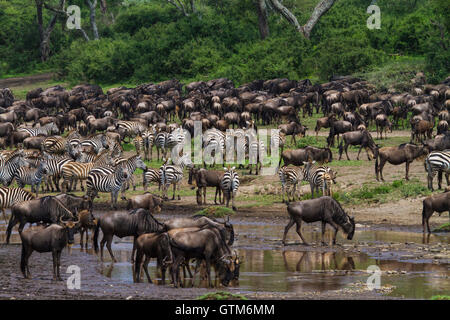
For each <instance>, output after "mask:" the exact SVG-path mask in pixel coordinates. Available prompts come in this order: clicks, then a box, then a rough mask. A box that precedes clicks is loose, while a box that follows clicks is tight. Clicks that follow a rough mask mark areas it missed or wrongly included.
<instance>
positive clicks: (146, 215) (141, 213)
mask: <svg viewBox="0 0 450 320" xmlns="http://www.w3.org/2000/svg"><path fill="white" fill-rule="evenodd" d="M129 214H130V215H132V214H134V215H136V216H135V219H137V220H138V224H141V223H142V224H143V227H144V229H145V230H146V231H147V232H156V233H160V232H165V231H166V227H165V225H164V224H163V223H161V222H159V221H158V220H156V219H155V217H153V215H152V214H151V213H150V211H148V210H146V209H143V208H137V209H133V210H131V211H130V212H129Z"/></svg>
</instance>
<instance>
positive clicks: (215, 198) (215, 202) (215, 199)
mask: <svg viewBox="0 0 450 320" xmlns="http://www.w3.org/2000/svg"><path fill="white" fill-rule="evenodd" d="M219 190H220V189H219V187H216V193H215V194H214V204H217V193H218V192H219ZM219 201H220V198H219Z"/></svg>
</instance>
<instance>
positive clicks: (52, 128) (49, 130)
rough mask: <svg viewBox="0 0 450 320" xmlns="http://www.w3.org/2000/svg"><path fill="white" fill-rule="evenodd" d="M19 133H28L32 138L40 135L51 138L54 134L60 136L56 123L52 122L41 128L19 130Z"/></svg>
mask: <svg viewBox="0 0 450 320" xmlns="http://www.w3.org/2000/svg"><path fill="white" fill-rule="evenodd" d="M17 132H27V133H28V134H29V135H30V137H36V136H38V135H45V136H49V135H52V134H58V133H59V129H58V126H57V125H56V124H55V123H54V122H50V123H47V124H46V125H44V126H42V127H39V128H19V129H17Z"/></svg>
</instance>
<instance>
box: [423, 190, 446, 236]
mask: <svg viewBox="0 0 450 320" xmlns="http://www.w3.org/2000/svg"><path fill="white" fill-rule="evenodd" d="M449 210H450V192H448V191H447V192H444V193H440V194H435V195H433V196H430V197H427V198H425V199H424V200H423V209H422V227H423V232H424V233H425V224H426V225H427V230H428V233H431V230H430V224H429V220H430V217H431V216H432V215H433V213H434V212H435V211H437V212H438V213H439V215H441V213H442V212H444V211H449ZM449 217H450V211H449Z"/></svg>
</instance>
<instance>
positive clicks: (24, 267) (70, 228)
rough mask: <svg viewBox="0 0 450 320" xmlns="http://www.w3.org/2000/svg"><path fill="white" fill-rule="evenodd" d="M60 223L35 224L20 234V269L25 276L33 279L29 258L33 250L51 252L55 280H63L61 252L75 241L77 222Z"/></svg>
mask: <svg viewBox="0 0 450 320" xmlns="http://www.w3.org/2000/svg"><path fill="white" fill-rule="evenodd" d="M59 223H60V224H56V223H54V224H51V225H50V226H48V227H45V226H35V227H31V228H28V229H27V230H25V231H24V232H22V233H21V234H20V239H21V240H22V255H21V259H20V270H21V271H22V273H23V276H24V277H25V278H27V279H31V273H30V266H29V264H28V259H29V258H30V256H31V254H32V253H33V251H37V252H51V253H52V255H53V280H59V281H61V280H62V279H61V275H60V267H61V252H62V250H63V249H64V247H65V246H66V245H67V243H69V244H72V243H73V242H74V237H73V236H74V233H75V229H76V224H77V222H76V221H75V222H74V221H67V222H66V221H61V220H60V221H59Z"/></svg>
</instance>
